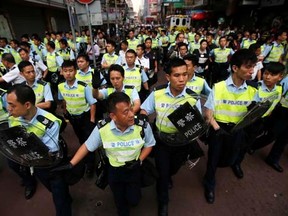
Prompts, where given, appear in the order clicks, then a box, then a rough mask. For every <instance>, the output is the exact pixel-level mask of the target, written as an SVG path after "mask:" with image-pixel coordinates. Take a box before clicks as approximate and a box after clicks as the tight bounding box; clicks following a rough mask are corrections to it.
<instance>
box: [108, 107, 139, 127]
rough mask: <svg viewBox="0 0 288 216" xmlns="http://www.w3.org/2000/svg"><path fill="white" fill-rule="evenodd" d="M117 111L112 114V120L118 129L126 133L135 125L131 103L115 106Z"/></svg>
mask: <svg viewBox="0 0 288 216" xmlns="http://www.w3.org/2000/svg"><path fill="white" fill-rule="evenodd" d="M115 108H116V109H115V111H114V112H112V113H110V118H111V119H112V120H113V121H114V122H115V124H116V126H117V128H118V129H120V130H121V131H125V130H126V129H127V128H128V127H129V126H132V125H134V113H133V108H132V105H131V104H130V103H127V102H120V103H117V104H116V106H115Z"/></svg>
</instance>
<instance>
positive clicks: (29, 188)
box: [24, 186, 36, 200]
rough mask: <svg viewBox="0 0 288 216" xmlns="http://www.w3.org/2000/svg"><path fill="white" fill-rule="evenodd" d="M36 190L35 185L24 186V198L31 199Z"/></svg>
mask: <svg viewBox="0 0 288 216" xmlns="http://www.w3.org/2000/svg"><path fill="white" fill-rule="evenodd" d="M35 191H36V187H35V186H26V187H25V191H24V195H25V199H27V200H28V199H31V198H32V197H33V195H34V193H35Z"/></svg>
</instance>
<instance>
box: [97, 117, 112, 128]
mask: <svg viewBox="0 0 288 216" xmlns="http://www.w3.org/2000/svg"><path fill="white" fill-rule="evenodd" d="M110 121H111V118H109V117H108V118H105V119H102V120H100V121H98V123H97V127H98V129H100V128H102V127H104V126H105V125H106V124H108V123H109V122H110Z"/></svg>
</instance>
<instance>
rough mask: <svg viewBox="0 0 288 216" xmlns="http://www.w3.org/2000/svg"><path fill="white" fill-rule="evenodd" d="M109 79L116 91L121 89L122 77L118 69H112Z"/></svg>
mask: <svg viewBox="0 0 288 216" xmlns="http://www.w3.org/2000/svg"><path fill="white" fill-rule="evenodd" d="M110 81H111V84H112V85H113V87H114V88H115V89H116V90H117V91H121V90H122V88H123V81H124V77H123V76H122V75H121V73H120V72H119V71H114V70H113V71H111V72H110Z"/></svg>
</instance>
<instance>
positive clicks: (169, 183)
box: [168, 178, 173, 189]
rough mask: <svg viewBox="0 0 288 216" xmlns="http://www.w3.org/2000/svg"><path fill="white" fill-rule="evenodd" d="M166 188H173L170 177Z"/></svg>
mask: <svg viewBox="0 0 288 216" xmlns="http://www.w3.org/2000/svg"><path fill="white" fill-rule="evenodd" d="M168 188H169V189H172V188H173V180H172V178H170V179H169V182H168Z"/></svg>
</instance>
